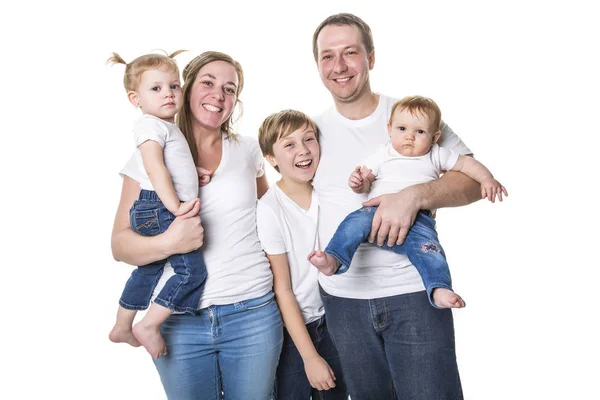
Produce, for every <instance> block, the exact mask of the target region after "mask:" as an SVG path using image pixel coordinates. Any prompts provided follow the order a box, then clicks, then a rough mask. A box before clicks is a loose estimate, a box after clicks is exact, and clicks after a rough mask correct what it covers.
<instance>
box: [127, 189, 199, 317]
mask: <svg viewBox="0 0 600 400" xmlns="http://www.w3.org/2000/svg"><path fill="white" fill-rule="evenodd" d="M129 217H130V224H131V229H133V230H134V231H135V232H137V233H139V234H140V235H143V236H156V235H158V234H160V233H163V232H164V231H166V230H167V228H168V227H169V225H171V222H173V221H174V220H175V216H174V215H173V214H172V213H171V212H170V211H169V210H167V208H166V207H165V206H164V205H163V204H162V202H161V201H160V199H159V198H158V196H157V194H156V192H154V191H151V190H142V191H141V192H140V197H139V199H138V200H136V201H135V203H134V204H133V207H131V210H130V211H129ZM167 260H168V261H169V262H170V263H171V266H172V267H173V269H174V270H175V275H173V276H172V277H170V278H169V279H168V280H167V281H166V282H165V286H164V287H163V288H162V290H161V291H160V293H159V294H158V296H156V298H155V299H154V302H155V303H156V304H159V305H161V306H163V307H167V308H169V309H171V310H173V311H175V312H184V313H189V314H194V313H195V312H196V310H197V308H198V304H199V303H200V290H199V287H200V286H201V285H202V283H203V282H204V280H205V279H206V264H204V259H203V257H202V253H201V252H200V250H196V251H192V252H191V253H187V254H174V255H172V256H170V257H169V258H167V259H164V260H161V261H156V262H153V263H151V264H147V265H143V266H140V267H138V268H136V269H135V270H134V271H133V272H132V273H131V277H130V278H129V280H128V281H127V284H126V285H125V289H124V290H123V294H122V295H121V299H120V300H119V304H120V305H121V307H123V308H126V309H128V310H145V309H146V308H148V304H149V303H150V298H151V296H152V293H153V291H154V288H155V287H156V284H157V282H158V280H159V278H160V276H161V275H162V271H163V268H164V266H165V264H166V262H167Z"/></svg>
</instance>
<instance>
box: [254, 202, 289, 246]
mask: <svg viewBox="0 0 600 400" xmlns="http://www.w3.org/2000/svg"><path fill="white" fill-rule="evenodd" d="M256 226H257V231H258V238H259V240H260V243H261V245H262V248H263V250H264V251H265V253H267V254H271V255H274V254H285V253H287V249H286V246H285V240H284V238H283V234H282V232H281V224H280V221H279V220H278V218H277V215H276V214H275V211H273V209H272V208H271V207H269V206H268V205H266V204H265V203H264V202H262V201H260V200H259V201H258V205H257V207H256Z"/></svg>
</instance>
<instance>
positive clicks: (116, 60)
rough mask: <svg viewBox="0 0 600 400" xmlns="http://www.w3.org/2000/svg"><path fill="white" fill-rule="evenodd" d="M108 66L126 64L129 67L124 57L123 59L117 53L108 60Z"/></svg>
mask: <svg viewBox="0 0 600 400" xmlns="http://www.w3.org/2000/svg"><path fill="white" fill-rule="evenodd" d="M106 63H107V64H113V65H114V64H124V65H127V63H126V62H125V60H123V57H121V56H120V55H118V54H117V53H115V52H113V53H112V56H111V57H109V59H108V60H106Z"/></svg>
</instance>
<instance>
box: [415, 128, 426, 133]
mask: <svg viewBox="0 0 600 400" xmlns="http://www.w3.org/2000/svg"><path fill="white" fill-rule="evenodd" d="M417 133H419V134H423V133H427V132H425V131H424V130H423V129H417Z"/></svg>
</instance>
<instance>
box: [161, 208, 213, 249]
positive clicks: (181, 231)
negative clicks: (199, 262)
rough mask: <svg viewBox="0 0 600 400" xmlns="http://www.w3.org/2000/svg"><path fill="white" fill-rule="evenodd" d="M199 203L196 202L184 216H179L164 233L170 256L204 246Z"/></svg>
mask: <svg viewBox="0 0 600 400" xmlns="http://www.w3.org/2000/svg"><path fill="white" fill-rule="evenodd" d="M199 212H200V202H199V201H197V202H196V203H195V204H194V206H193V207H192V209H191V210H190V211H189V212H187V213H186V214H183V215H180V216H178V217H177V218H175V220H174V221H173V222H172V223H171V225H170V226H169V228H168V229H167V230H166V231H165V233H164V234H163V235H165V238H166V239H165V240H167V247H166V248H167V249H169V253H170V254H185V253H189V252H190V251H194V250H197V249H199V248H200V247H201V246H202V245H203V244H204V228H202V225H200V216H199V215H198V213H199Z"/></svg>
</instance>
